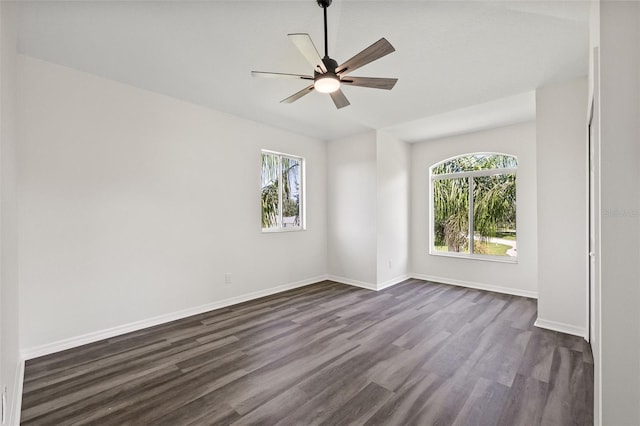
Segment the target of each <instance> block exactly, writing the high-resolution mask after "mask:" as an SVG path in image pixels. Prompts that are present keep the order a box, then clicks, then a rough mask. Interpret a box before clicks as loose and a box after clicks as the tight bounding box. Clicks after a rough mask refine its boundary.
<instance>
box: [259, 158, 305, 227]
mask: <svg viewBox="0 0 640 426" xmlns="http://www.w3.org/2000/svg"><path fill="white" fill-rule="evenodd" d="M263 154H269V155H277V156H278V157H279V159H278V179H279V180H280V181H282V167H280V162H281V161H282V157H287V158H291V159H294V160H298V161H300V192H301V194H300V225H299V226H293V227H288V228H284V227H282V185H278V205H279V206H280V209H279V213H278V215H279V217H278V226H277V227H276V228H263V227H262V225H260V228H261V230H262V233H264V234H273V233H281V232H299V231H306V230H307V210H306V205H307V203H306V197H307V187H306V159H305V158H304V157H300V156H298V155H293V154H287V153H284V152H278V151H271V150H268V149H262V150H260V167H262V155H263ZM261 180H262V179H261ZM260 192H261V193H262V181H261V182H260ZM260 209H262V205H261V206H260ZM260 214H261V215H262V211H261V212H260Z"/></svg>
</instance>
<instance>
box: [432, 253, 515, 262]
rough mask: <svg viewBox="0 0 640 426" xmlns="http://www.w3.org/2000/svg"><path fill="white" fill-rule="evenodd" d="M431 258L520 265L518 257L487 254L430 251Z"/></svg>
mask: <svg viewBox="0 0 640 426" xmlns="http://www.w3.org/2000/svg"><path fill="white" fill-rule="evenodd" d="M429 254H430V255H431V256H442V257H457V258H458V259H469V260H483V261H486V262H497V263H518V258H517V257H511V256H491V255H486V254H467V253H446V252H438V251H430V252H429Z"/></svg>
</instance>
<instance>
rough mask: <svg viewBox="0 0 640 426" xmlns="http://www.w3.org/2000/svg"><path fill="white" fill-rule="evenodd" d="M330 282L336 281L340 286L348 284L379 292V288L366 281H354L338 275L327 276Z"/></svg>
mask: <svg viewBox="0 0 640 426" xmlns="http://www.w3.org/2000/svg"><path fill="white" fill-rule="evenodd" d="M327 279H328V280H331V281H335V282H337V283H340V284H348V285H352V286H355V287H361V288H366V289H367V290H374V291H377V290H378V286H377V285H376V284H372V283H366V282H364V281H358V280H352V279H351V278H345V277H339V276H337V275H329V276H327Z"/></svg>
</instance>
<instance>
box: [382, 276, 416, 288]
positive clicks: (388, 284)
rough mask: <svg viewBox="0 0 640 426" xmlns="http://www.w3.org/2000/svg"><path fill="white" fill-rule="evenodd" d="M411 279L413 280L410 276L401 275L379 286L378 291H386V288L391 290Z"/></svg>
mask: <svg viewBox="0 0 640 426" xmlns="http://www.w3.org/2000/svg"><path fill="white" fill-rule="evenodd" d="M409 278H411V277H410V276H409V275H400V276H398V277H395V278H391V279H390V280H387V281H385V282H383V283H381V284H378V285H377V287H376V290H384V289H385V288H389V287H392V286H394V285H396V284H400V283H401V282H403V281H406V280H408V279H409Z"/></svg>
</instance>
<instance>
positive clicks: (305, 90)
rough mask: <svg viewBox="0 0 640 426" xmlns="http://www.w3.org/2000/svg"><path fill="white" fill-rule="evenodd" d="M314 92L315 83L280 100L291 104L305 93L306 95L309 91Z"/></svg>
mask: <svg viewBox="0 0 640 426" xmlns="http://www.w3.org/2000/svg"><path fill="white" fill-rule="evenodd" d="M311 92H313V84H312V85H311V86H307V87H305V88H304V89H302V90H301V91H299V92H296V93H294V94H293V95H291V96H289V97H288V98H286V99H283V100H281V101H280V103H284V104H290V103H293V102H295V101H297V100H298V99H300V98H301V97H303V96H304V95H306V94H307V93H311Z"/></svg>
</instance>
